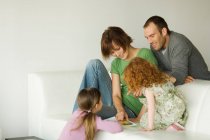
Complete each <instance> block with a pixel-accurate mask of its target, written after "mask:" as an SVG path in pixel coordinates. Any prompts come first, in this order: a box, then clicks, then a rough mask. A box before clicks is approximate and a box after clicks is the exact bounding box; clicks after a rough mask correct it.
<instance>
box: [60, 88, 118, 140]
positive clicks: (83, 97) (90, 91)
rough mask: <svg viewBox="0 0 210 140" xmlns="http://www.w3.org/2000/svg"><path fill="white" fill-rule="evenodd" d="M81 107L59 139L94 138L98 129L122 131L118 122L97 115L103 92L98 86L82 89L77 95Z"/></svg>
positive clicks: (87, 139)
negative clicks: (101, 92)
mask: <svg viewBox="0 0 210 140" xmlns="http://www.w3.org/2000/svg"><path fill="white" fill-rule="evenodd" d="M77 102H78V105H79V109H78V110H76V111H74V112H73V115H72V118H71V119H70V121H69V122H68V123H67V124H66V126H65V127H64V129H63V131H62V133H61V135H60V138H59V140H93V139H94V136H95V134H96V132H97V131H98V130H103V131H108V132H111V133H117V132H121V131H122V127H121V125H120V124H119V123H118V122H115V121H110V120H102V119H101V118H100V117H98V116H97V115H96V113H97V112H98V111H100V110H101V108H102V101H101V94H100V92H99V91H98V90H97V89H96V88H86V89H82V90H81V91H80V92H79V94H78V97H77Z"/></svg>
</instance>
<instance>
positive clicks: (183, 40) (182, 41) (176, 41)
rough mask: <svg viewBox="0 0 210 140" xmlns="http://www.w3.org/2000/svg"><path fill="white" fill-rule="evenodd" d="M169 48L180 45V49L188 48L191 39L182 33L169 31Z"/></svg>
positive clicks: (190, 44)
mask: <svg viewBox="0 0 210 140" xmlns="http://www.w3.org/2000/svg"><path fill="white" fill-rule="evenodd" d="M169 46H170V48H171V49H172V48H174V47H176V48H177V47H180V48H182V49H184V48H185V49H189V48H191V46H192V43H191V41H190V40H189V39H188V38H187V37H186V36H185V35H183V34H180V33H177V32H174V31H171V33H170V41H169Z"/></svg>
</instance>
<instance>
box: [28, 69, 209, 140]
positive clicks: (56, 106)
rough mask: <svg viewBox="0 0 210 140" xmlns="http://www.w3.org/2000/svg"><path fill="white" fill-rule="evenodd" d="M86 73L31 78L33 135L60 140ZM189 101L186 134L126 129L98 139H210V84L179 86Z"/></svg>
mask: <svg viewBox="0 0 210 140" xmlns="http://www.w3.org/2000/svg"><path fill="white" fill-rule="evenodd" d="M82 76H83V72H82V71H59V72H38V73H30V74H29V75H28V104H29V110H28V111H29V115H28V116H29V118H28V119H29V134H28V135H30V136H37V137H40V138H43V139H45V140H57V139H58V137H59V135H60V132H61V130H62V129H63V127H64V125H65V123H66V122H67V120H68V119H69V117H70V116H71V112H72V108H73V104H74V101H75V98H76V95H77V92H78V88H79V85H80V82H81V79H82ZM178 88H179V89H180V90H183V93H184V96H185V97H186V99H187V105H188V106H187V108H188V111H189V118H188V121H187V124H186V130H185V131H184V132H169V131H151V132H142V131H139V130H138V128H137V127H130V128H128V127H125V129H124V131H123V132H121V133H117V134H110V133H107V132H102V131H101V132H99V133H98V134H97V136H96V139H97V140H108V139H110V138H116V139H121V140H128V139H129V138H131V139H132V140H153V139H155V140H169V139H170V140H210V81H204V80H195V81H194V82H192V83H190V84H185V85H182V86H178Z"/></svg>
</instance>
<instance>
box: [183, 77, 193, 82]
mask: <svg viewBox="0 0 210 140" xmlns="http://www.w3.org/2000/svg"><path fill="white" fill-rule="evenodd" d="M193 80H194V78H193V77H192V76H187V77H186V79H185V81H184V83H185V84H186V83H190V82H192V81H193Z"/></svg>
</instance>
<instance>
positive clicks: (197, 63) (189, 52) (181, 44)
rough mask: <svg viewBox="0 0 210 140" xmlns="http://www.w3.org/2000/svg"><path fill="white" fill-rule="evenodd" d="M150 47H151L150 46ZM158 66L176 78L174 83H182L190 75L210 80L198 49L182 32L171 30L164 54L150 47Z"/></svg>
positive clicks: (209, 74)
mask: <svg viewBox="0 0 210 140" xmlns="http://www.w3.org/2000/svg"><path fill="white" fill-rule="evenodd" d="M151 49H152V47H151ZM152 52H153V53H154V55H155V56H156V58H157V61H158V66H159V68H160V69H161V70H162V71H164V72H166V73H168V74H169V75H172V76H174V77H175V78H176V83H175V85H180V84H183V83H184V80H185V78H186V77H187V76H188V75H190V76H192V77H193V78H195V79H205V80H210V72H209V71H208V67H207V65H206V63H205V61H204V59H203V57H202V55H201V53H200V52H199V51H198V49H197V48H196V47H195V46H194V45H193V44H192V42H191V41H190V40H189V39H188V38H187V37H185V36H184V35H182V34H179V33H176V32H173V31H171V33H170V39H169V45H168V46H167V47H166V50H165V52H164V54H163V53H162V52H161V51H156V50H153V49H152Z"/></svg>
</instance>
